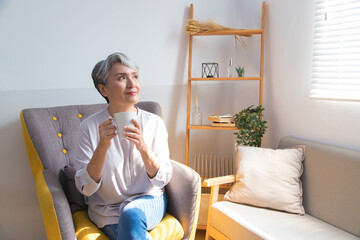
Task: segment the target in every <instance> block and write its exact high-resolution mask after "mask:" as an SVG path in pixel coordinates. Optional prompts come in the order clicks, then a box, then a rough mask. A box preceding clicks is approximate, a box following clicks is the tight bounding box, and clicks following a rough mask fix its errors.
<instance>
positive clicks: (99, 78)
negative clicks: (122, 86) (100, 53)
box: [91, 52, 139, 103]
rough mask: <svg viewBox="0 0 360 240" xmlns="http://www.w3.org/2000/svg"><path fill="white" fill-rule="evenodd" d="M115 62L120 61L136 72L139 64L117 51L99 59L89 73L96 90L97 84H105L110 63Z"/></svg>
mask: <svg viewBox="0 0 360 240" xmlns="http://www.w3.org/2000/svg"><path fill="white" fill-rule="evenodd" d="M117 62H119V63H121V64H122V65H124V66H126V67H129V68H131V69H134V70H136V71H137V72H138V71H139V66H138V65H137V64H136V63H135V62H134V61H133V60H131V58H129V57H128V56H126V55H125V54H123V53H118V52H116V53H113V54H110V55H109V56H108V57H107V58H106V60H101V61H100V62H98V63H97V64H96V65H95V67H94V69H93V70H92V73H91V77H92V79H93V81H94V85H95V88H96V89H97V90H98V91H99V87H98V84H103V85H106V83H107V78H108V76H109V72H110V69H111V67H112V65H113V64H114V63H117ZM99 93H100V91H99ZM100 94H101V93H100ZM101 96H102V95H101ZM103 97H104V98H105V99H106V101H107V102H108V103H109V99H108V98H107V97H105V96H103Z"/></svg>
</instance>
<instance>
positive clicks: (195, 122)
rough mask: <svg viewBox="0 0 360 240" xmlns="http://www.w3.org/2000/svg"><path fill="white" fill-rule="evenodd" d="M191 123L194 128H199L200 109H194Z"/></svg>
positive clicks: (200, 121) (200, 122)
mask: <svg viewBox="0 0 360 240" xmlns="http://www.w3.org/2000/svg"><path fill="white" fill-rule="evenodd" d="M192 123H193V125H195V126H200V125H201V124H202V113H201V112H200V107H195V111H194V112H193V114H192Z"/></svg>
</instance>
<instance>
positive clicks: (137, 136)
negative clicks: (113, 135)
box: [124, 118, 148, 153]
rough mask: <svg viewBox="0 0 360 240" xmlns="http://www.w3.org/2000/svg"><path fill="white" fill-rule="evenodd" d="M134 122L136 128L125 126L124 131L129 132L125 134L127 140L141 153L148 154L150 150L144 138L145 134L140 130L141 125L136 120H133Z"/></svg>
mask: <svg viewBox="0 0 360 240" xmlns="http://www.w3.org/2000/svg"><path fill="white" fill-rule="evenodd" d="M132 122H133V123H134V125H135V127H132V126H125V127H124V129H125V130H126V131H128V132H124V135H125V136H126V139H128V140H129V141H130V142H132V143H134V144H135V146H136V149H137V150H138V151H139V152H140V153H146V152H147V150H148V146H147V145H146V143H145V141H144V136H143V132H142V131H141V129H140V124H139V122H138V121H136V119H134V118H133V119H132Z"/></svg>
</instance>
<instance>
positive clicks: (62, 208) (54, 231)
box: [35, 169, 76, 240]
mask: <svg viewBox="0 0 360 240" xmlns="http://www.w3.org/2000/svg"><path fill="white" fill-rule="evenodd" d="M35 184H36V192H37V196H38V200H39V204H40V209H41V214H42V217H43V222H44V225H45V230H46V235H47V238H48V239H72V240H73V239H75V238H76V237H75V229H74V224H73V219H72V216H71V211H70V206H69V203H68V201H67V198H66V196H65V193H64V191H63V189H62V187H61V184H60V182H59V179H58V178H57V176H56V174H55V173H53V172H52V171H51V170H47V169H45V170H43V171H41V172H38V173H37V174H36V176H35Z"/></svg>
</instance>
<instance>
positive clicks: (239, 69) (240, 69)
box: [236, 66, 245, 77]
mask: <svg viewBox="0 0 360 240" xmlns="http://www.w3.org/2000/svg"><path fill="white" fill-rule="evenodd" d="M236 72H237V74H238V76H239V77H243V76H244V74H245V67H240V66H239V67H237V68H236Z"/></svg>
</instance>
